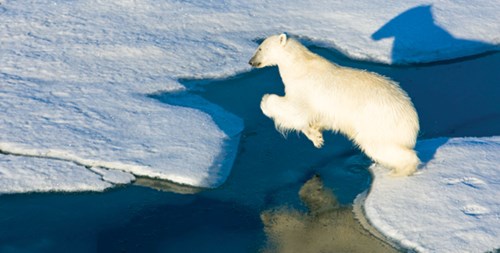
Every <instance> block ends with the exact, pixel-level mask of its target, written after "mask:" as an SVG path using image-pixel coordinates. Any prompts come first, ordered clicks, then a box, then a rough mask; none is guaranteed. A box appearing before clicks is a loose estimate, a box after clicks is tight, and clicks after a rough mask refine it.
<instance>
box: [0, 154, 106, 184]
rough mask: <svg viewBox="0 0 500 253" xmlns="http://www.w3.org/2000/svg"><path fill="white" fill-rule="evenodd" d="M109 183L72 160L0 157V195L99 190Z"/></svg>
mask: <svg viewBox="0 0 500 253" xmlns="http://www.w3.org/2000/svg"><path fill="white" fill-rule="evenodd" d="M112 185H113V184H111V183H110V182H108V180H102V178H101V176H100V175H99V174H96V173H93V172H92V171H90V170H88V169H86V168H85V167H82V166H79V165H77V164H75V163H72V162H65V161H57V160H53V159H44V158H35V157H21V156H13V155H2V156H0V194H1V193H24V192H34V191H39V192H48V191H102V190H104V189H106V188H108V187H111V186H112Z"/></svg>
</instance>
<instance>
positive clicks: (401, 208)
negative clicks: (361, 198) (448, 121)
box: [364, 137, 500, 252]
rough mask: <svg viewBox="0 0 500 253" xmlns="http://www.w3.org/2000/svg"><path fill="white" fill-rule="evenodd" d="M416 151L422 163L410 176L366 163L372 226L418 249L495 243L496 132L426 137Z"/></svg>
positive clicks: (481, 248)
mask: <svg viewBox="0 0 500 253" xmlns="http://www.w3.org/2000/svg"><path fill="white" fill-rule="evenodd" d="M417 150H418V152H419V156H420V157H421V158H422V160H423V163H424V164H423V166H422V168H421V169H420V170H419V172H417V174H416V175H414V176H411V177H407V178H393V177H391V176H389V175H388V174H387V170H386V169H384V168H381V167H379V166H376V165H374V166H372V167H371V170H372V172H373V173H374V174H375V178H374V181H373V183H372V186H371V190H370V192H369V194H368V196H367V199H366V200H365V203H364V210H365V213H366V215H367V217H368V218H369V220H370V222H371V224H372V226H373V227H374V228H376V229H377V230H379V231H382V232H383V233H384V234H385V236H387V237H388V238H389V239H390V240H393V241H395V242H397V243H399V244H400V245H402V246H404V247H406V248H410V249H414V250H416V251H418V252H486V251H489V250H492V249H495V248H500V198H499V197H498V196H499V194H500V137H483V138H472V137H469V138H450V139H448V138H437V139H430V140H425V141H420V142H419V143H418V145H417Z"/></svg>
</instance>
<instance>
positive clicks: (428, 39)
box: [371, 5, 498, 64]
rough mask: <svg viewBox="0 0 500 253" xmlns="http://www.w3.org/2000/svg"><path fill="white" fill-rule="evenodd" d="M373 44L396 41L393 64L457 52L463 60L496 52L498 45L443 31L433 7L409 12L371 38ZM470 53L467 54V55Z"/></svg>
mask: <svg viewBox="0 0 500 253" xmlns="http://www.w3.org/2000/svg"><path fill="white" fill-rule="evenodd" d="M371 37H372V39H373V40H382V39H386V38H394V42H393V46H392V53H391V57H392V62H394V63H402V64H404V63H406V62H407V59H414V58H419V55H423V56H425V55H429V54H434V55H437V56H438V58H444V59H446V57H447V52H445V51H446V50H449V49H452V50H454V49H458V50H460V51H461V52H454V54H457V53H458V54H461V57H467V56H471V55H473V54H474V52H478V51H486V53H488V51H490V52H491V51H495V50H498V45H497V46H495V45H492V44H488V43H484V42H481V41H476V40H466V39H460V38H456V37H454V36H453V35H452V34H450V33H449V32H448V31H446V30H445V29H444V28H442V27H440V26H439V25H438V24H436V23H435V21H434V17H433V14H432V5H421V6H416V7H413V8H410V9H408V10H406V11H404V12H402V13H401V14H399V15H398V16H396V17H394V18H393V19H391V20H389V21H388V22H387V23H386V24H385V25H383V26H382V27H380V28H379V29H378V30H377V31H376V32H374V33H373V34H372V36H371ZM464 50H468V51H464Z"/></svg>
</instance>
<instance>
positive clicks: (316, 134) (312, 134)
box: [302, 125, 324, 148]
mask: <svg viewBox="0 0 500 253" xmlns="http://www.w3.org/2000/svg"><path fill="white" fill-rule="evenodd" d="M302 133H304V135H305V136H306V137H307V138H308V139H309V140H311V141H312V143H313V144H314V146H315V147H316V148H321V147H322V146H323V143H324V140H323V133H322V132H321V128H320V127H319V126H316V125H309V127H307V128H306V129H303V130H302Z"/></svg>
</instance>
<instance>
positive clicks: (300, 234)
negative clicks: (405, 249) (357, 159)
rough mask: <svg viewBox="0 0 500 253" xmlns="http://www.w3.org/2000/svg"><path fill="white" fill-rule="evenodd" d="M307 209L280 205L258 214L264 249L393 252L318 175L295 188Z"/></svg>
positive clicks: (282, 251) (276, 252) (295, 252)
mask: <svg viewBox="0 0 500 253" xmlns="http://www.w3.org/2000/svg"><path fill="white" fill-rule="evenodd" d="M299 196H300V200H301V201H302V202H303V203H304V204H305V205H306V207H307V211H306V212H302V211H300V210H297V209H293V208H287V207H281V208H278V209H271V210H268V211H264V212H263V213H262V214H261V219H262V222H263V223H264V230H265V232H266V235H267V238H268V242H267V245H266V246H265V247H264V249H263V251H262V252H264V253H285V252H286V253H302V252H309V253H328V252H332V253H333V252H350V253H357V252H360V253H361V252H372V253H379V252H380V253H390V252H397V250H395V249H394V248H392V247H391V246H390V245H389V244H387V243H385V242H383V241H381V240H379V239H378V238H376V237H374V236H373V235H371V234H370V233H369V232H368V231H367V230H365V229H364V228H363V227H362V226H361V224H360V223H359V222H358V220H356V219H355V217H354V213H353V210H352V206H350V205H344V206H342V205H340V204H339V203H338V201H337V198H336V197H335V195H333V193H332V191H331V189H328V188H326V187H324V186H323V182H322V180H321V178H320V177H319V176H317V175H316V176H314V177H313V178H311V179H310V180H308V181H307V182H306V183H305V184H304V185H303V186H302V188H301V189H300V191H299Z"/></svg>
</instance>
